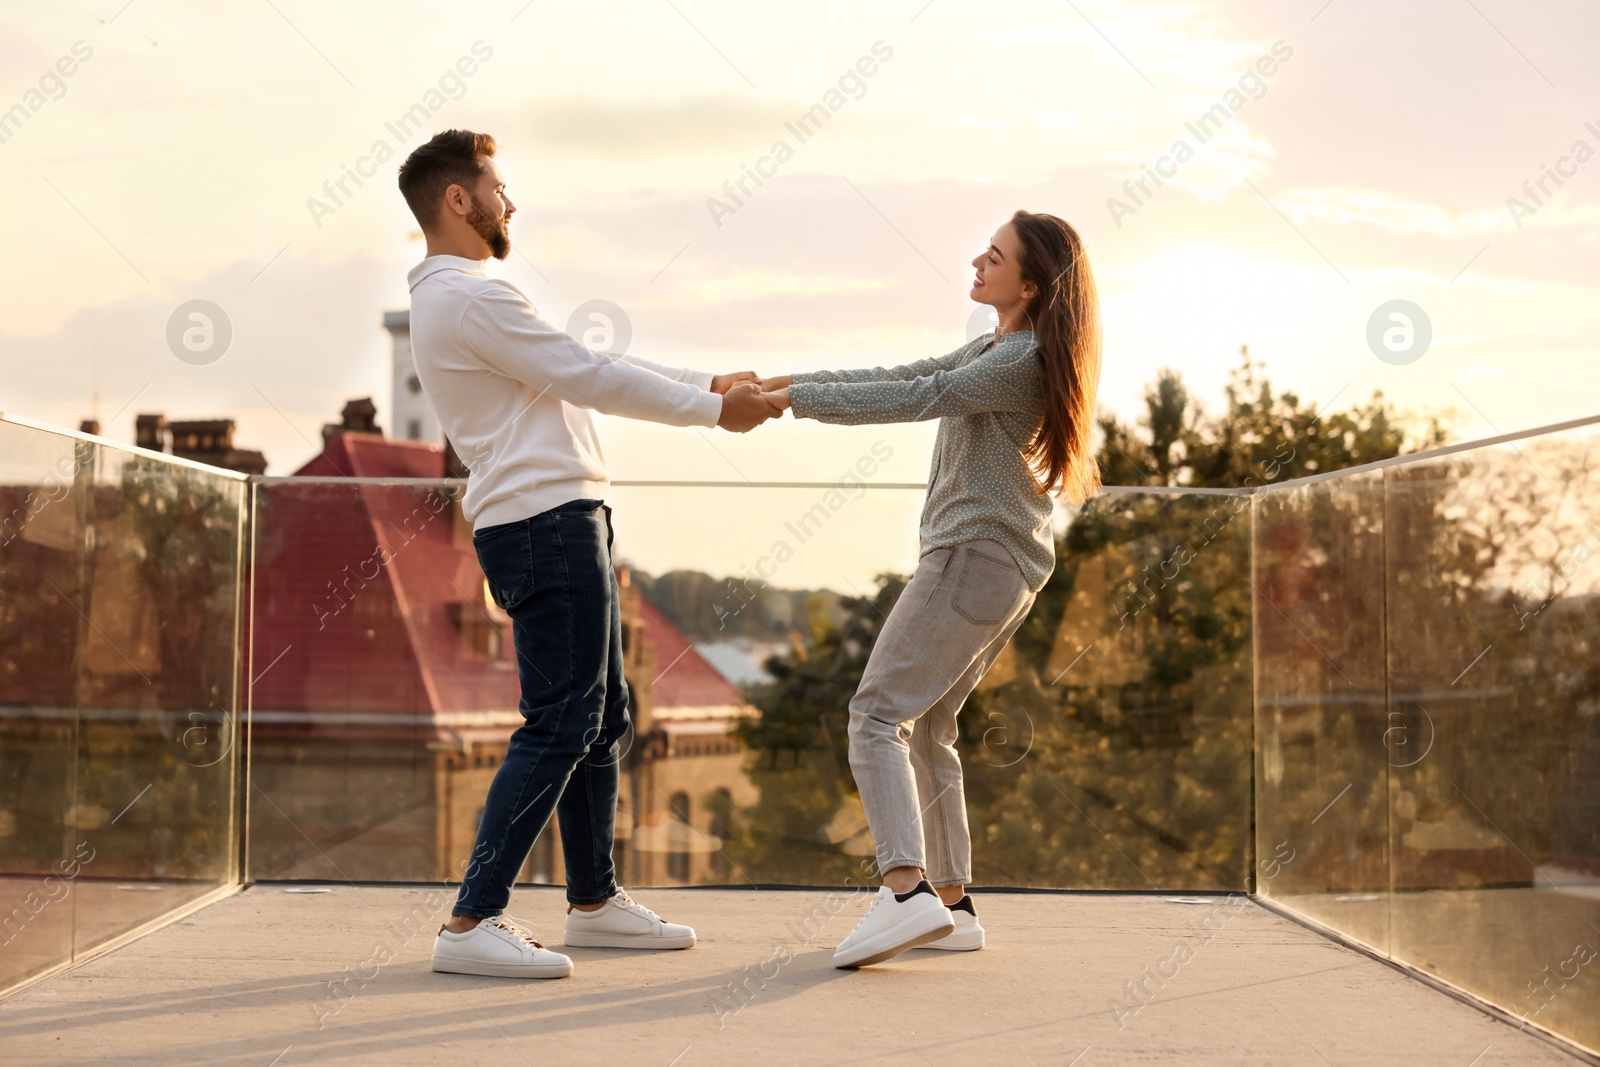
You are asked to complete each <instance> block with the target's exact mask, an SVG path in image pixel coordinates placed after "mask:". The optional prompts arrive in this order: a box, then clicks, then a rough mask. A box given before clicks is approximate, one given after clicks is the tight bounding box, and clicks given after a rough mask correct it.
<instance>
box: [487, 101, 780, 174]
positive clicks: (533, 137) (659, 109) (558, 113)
mask: <svg viewBox="0 0 1600 1067" xmlns="http://www.w3.org/2000/svg"><path fill="white" fill-rule="evenodd" d="M788 110H789V109H786V108H784V107H782V106H780V105H778V104H776V103H751V102H748V101H746V100H744V99H741V98H739V97H736V96H732V95H726V94H712V95H707V96H695V97H686V98H684V99H680V100H650V99H601V98H598V97H592V96H567V97H563V98H561V99H559V100H548V101H540V102H537V103H534V104H530V105H528V106H527V107H524V108H522V109H520V110H519V111H518V112H517V114H516V118H515V121H516V122H517V124H518V126H519V129H518V131H517V133H518V136H519V137H520V138H523V139H526V140H528V141H531V142H533V143H534V144H537V145H541V146H543V147H545V148H551V149H555V150H557V151H564V152H584V153H590V154H595V155H604V156H614V157H617V158H625V159H634V158H638V157H641V156H662V155H675V154H687V153H694V152H703V151H707V150H713V149H736V150H739V151H743V150H745V149H748V148H749V147H750V146H751V141H752V139H760V138H769V137H770V138H775V137H779V136H782V135H783V132H784V131H783V123H784V122H785V121H786V120H787V119H788V118H789V115H788Z"/></svg>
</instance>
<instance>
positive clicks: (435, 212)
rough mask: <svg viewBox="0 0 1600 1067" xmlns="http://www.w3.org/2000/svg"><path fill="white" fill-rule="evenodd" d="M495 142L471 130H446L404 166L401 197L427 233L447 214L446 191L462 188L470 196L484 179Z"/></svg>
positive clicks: (414, 154) (403, 164)
mask: <svg viewBox="0 0 1600 1067" xmlns="http://www.w3.org/2000/svg"><path fill="white" fill-rule="evenodd" d="M494 150H495V143H494V138H493V137H491V136H489V135H488V134H486V133H473V132H472V131H471V130H445V131H444V132H443V133H436V134H434V135H433V139H432V140H431V141H429V142H428V143H427V144H425V145H421V146H419V147H418V148H417V150H416V151H415V152H412V153H411V155H409V156H407V157H406V161H405V162H404V163H402V164H400V195H402V196H404V197H405V198H406V204H407V205H408V206H409V207H410V208H411V214H413V215H415V216H416V217H417V224H418V225H419V226H421V227H422V228H423V229H424V230H431V229H433V227H434V226H435V225H436V224H437V223H438V221H439V214H440V212H441V211H443V210H444V191H445V190H446V189H448V188H450V187H451V186H452V185H459V186H462V187H463V188H465V189H467V190H468V191H469V192H470V191H471V190H472V186H473V185H474V184H476V183H477V181H478V179H479V178H480V177H482V176H483V170H484V167H483V161H484V160H485V159H487V158H489V157H490V156H493V155H494Z"/></svg>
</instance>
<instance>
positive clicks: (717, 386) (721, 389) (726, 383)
mask: <svg viewBox="0 0 1600 1067" xmlns="http://www.w3.org/2000/svg"><path fill="white" fill-rule="evenodd" d="M738 382H755V383H756V384H757V385H759V384H761V379H760V378H759V377H757V375H756V372H755V371H753V370H741V371H735V372H734V373H732V374H716V375H712V377H711V391H712V392H713V393H721V394H723V395H727V392H728V390H729V389H730V388H732V387H733V385H734V384H735V383H738Z"/></svg>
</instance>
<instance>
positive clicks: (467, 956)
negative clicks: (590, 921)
mask: <svg viewBox="0 0 1600 1067" xmlns="http://www.w3.org/2000/svg"><path fill="white" fill-rule="evenodd" d="M433 969H434V970H436V971H443V972H445V973H447V974H481V975H487V976H489V977H491V978H565V977H567V976H568V975H570V974H571V973H572V960H570V959H568V958H567V957H566V956H563V955H562V954H561V953H559V952H551V951H550V950H549V949H547V948H545V947H544V946H543V945H541V944H539V942H537V941H535V940H534V939H533V933H532V931H530V930H529V929H528V928H527V927H525V926H523V925H522V924H520V923H518V922H517V921H516V920H514V919H511V918H509V917H508V916H506V915H504V914H501V915H492V916H490V917H489V918H487V919H484V920H482V921H481V922H479V923H478V925H477V926H474V927H473V928H472V929H470V930H468V931H467V932H466V933H464V934H453V933H451V932H450V931H449V930H446V929H443V928H441V929H440V930H439V936H438V937H436V938H434V939H433Z"/></svg>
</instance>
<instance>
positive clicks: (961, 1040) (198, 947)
mask: <svg viewBox="0 0 1600 1067" xmlns="http://www.w3.org/2000/svg"><path fill="white" fill-rule="evenodd" d="M638 896H639V897H640V899H642V900H644V901H645V902H646V903H648V904H650V905H651V906H653V907H654V908H655V909H656V910H657V911H659V912H661V913H662V914H664V915H666V916H667V917H668V918H670V919H673V920H676V921H679V922H687V923H690V924H692V925H693V926H694V927H695V928H696V929H697V930H698V931H699V933H700V939H701V940H700V944H699V945H698V946H697V947H695V948H694V949H691V950H688V951H685V952H667V953H659V954H649V953H645V954H641V953H633V952H621V951H612V950H601V949H573V950H571V951H570V953H569V954H570V955H571V956H572V957H573V959H574V960H575V961H576V963H577V973H576V974H575V975H574V976H573V977H572V978H568V979H562V980H556V981H512V980H506V979H491V978H470V977H464V976H460V975H450V976H446V975H439V974H434V973H433V972H432V971H430V970H429V969H428V954H429V952H430V950H431V940H432V931H434V930H436V929H437V928H438V923H439V922H440V921H442V917H443V916H444V915H445V914H446V912H447V909H448V906H449V903H450V900H451V899H452V895H450V894H446V893H443V892H441V891H440V890H438V889H433V890H430V889H428V888H426V887H421V888H402V887H384V888H365V887H363V888H352V887H348V886H346V887H333V888H332V889H331V891H330V892H323V893H309V894H308V893H297V892H290V891H286V889H285V887H283V886H275V885H258V886H254V887H251V888H249V889H247V890H245V891H243V892H240V893H238V894H236V895H234V896H231V897H229V898H227V899H225V900H222V901H220V902H218V903H216V904H213V905H211V906H209V907H207V908H204V909H203V910H201V911H199V912H197V913H195V914H193V915H191V916H189V917H188V918H186V919H184V920H182V921H180V922H178V923H176V924H174V925H171V926H168V927H165V928H163V929H161V930H159V931H157V932H155V933H153V934H151V935H149V936H147V937H145V938H143V939H141V940H138V941H135V942H133V943H131V944H129V945H126V946H124V947H122V948H121V949H118V950H116V951H114V952H111V953H108V954H106V955H104V956H101V957H99V958H97V959H93V960H90V961H89V962H87V963H85V964H83V965H81V966H79V967H77V968H76V969H74V970H72V971H70V972H67V973H64V974H61V975H58V976H56V977H55V978H52V979H51V980H49V981H47V982H45V983H43V984H40V985H36V986H33V987H31V988H29V989H26V990H24V991H22V992H21V993H19V994H17V995H15V996H13V997H11V998H10V999H8V1000H6V1001H4V1002H3V1003H0V1064H7V1065H30V1067H31V1065H35V1064H38V1065H44V1064H89V1063H95V1064H99V1063H114V1064H130V1065H144V1064H150V1065H161V1067H169V1065H174V1064H229V1065H239V1067H295V1065H298V1064H309V1063H318V1064H328V1063H349V1064H355V1063H365V1064H386V1065H387V1064H426V1065H429V1067H439V1065H446V1064H450V1065H453V1064H494V1065H497V1067H504V1065H508V1064H510V1065H520V1064H530V1065H532V1064H537V1065H540V1067H543V1065H546V1064H583V1065H602V1067H621V1065H632V1064H646V1065H653V1067H669V1065H671V1067H693V1065H696V1064H706V1063H742V1064H757V1065H759V1064H764V1063H774V1064H880V1063H890V1064H894V1063H898V1064H908V1065H909V1064H937V1065H944V1064H963V1063H973V1064H990V1063H1006V1064H1031V1063H1051V1064H1077V1065H1080V1067H1098V1065H1106V1064H1133V1063H1138V1064H1147V1063H1151V1064H1153V1063H1175V1062H1182V1063H1191V1064H1236V1063H1252V1064H1255V1063H1260V1064H1321V1065H1328V1064H1337V1065H1340V1067H1345V1065H1357V1064H1439V1065H1441V1067H1469V1065H1470V1067H1493V1065H1496V1064H1519V1065H1530V1064H1570V1063H1577V1062H1581V1061H1579V1060H1578V1059H1577V1058H1576V1057H1572V1056H1569V1055H1567V1054H1565V1053H1564V1052H1562V1051H1560V1050H1559V1049H1557V1048H1555V1047H1553V1046H1552V1045H1550V1044H1549V1043H1547V1042H1545V1041H1542V1040H1540V1039H1538V1038H1536V1037H1534V1036H1532V1035H1530V1034H1527V1033H1519V1032H1517V1030H1516V1029H1515V1028H1514V1027H1512V1026H1509V1025H1506V1024H1504V1023H1501V1022H1498V1021H1496V1020H1495V1019H1493V1018H1491V1017H1489V1016H1488V1015H1486V1014H1484V1013H1482V1012H1479V1011H1477V1010H1475V1009H1474V1008H1472V1007H1470V1006H1468V1005H1466V1004H1463V1003H1461V1002H1459V1001H1457V1000H1455V999H1453V998H1451V997H1449V996H1446V995H1444V994H1442V993H1440V992H1437V991H1436V990H1434V989H1431V988H1429V987H1428V986H1426V985H1424V984H1422V983H1420V982H1417V981H1414V980H1412V979H1411V978H1408V977H1407V976H1405V975H1403V974H1401V973H1399V972H1397V971H1396V970H1394V969H1392V968H1390V967H1388V966H1386V965H1384V964H1382V963H1379V962H1377V961H1375V960H1372V959H1370V958H1368V957H1366V956H1364V955H1362V954H1360V953H1357V952H1355V951H1353V950H1351V949H1348V948H1345V947H1343V946H1340V945H1337V944H1335V943H1333V942H1331V941H1329V940H1327V939H1325V938H1323V937H1321V936H1319V935H1317V934H1315V933H1313V932H1311V931H1308V930H1306V929H1304V928H1302V927H1300V926H1298V925H1296V924H1294V923H1292V922H1290V921H1288V920H1286V919H1283V918H1280V917H1279V916H1277V915H1274V914H1273V913H1271V912H1269V911H1267V910H1265V909H1263V908H1261V907H1259V906H1257V905H1255V904H1251V903H1248V902H1246V901H1244V900H1243V898H1233V903H1232V906H1230V904H1229V902H1228V901H1227V900H1224V899H1222V898H1217V899H1214V900H1211V901H1208V902H1207V903H1205V904H1179V903H1169V902H1168V901H1167V899H1166V898H1163V897H1154V896H1120V895H1102V894H1090V895H1057V894H1041V895H1026V894H998V893H997V894H992V895H988V896H977V897H975V899H976V900H977V903H978V907H979V912H980V914H981V915H982V917H983V920H984V923H985V925H986V926H987V927H988V929H989V947H988V948H986V949H984V950H983V951H981V952H976V953H942V952H930V951H925V950H923V951H914V952H912V953H909V954H907V955H906V956H902V957H900V959H899V960H897V961H894V962H892V963H890V964H887V965H883V966H880V967H875V968H870V969H868V970H865V971H860V972H848V971H838V970H835V969H834V968H833V966H832V965H831V950H832V948H833V946H834V945H835V944H836V943H837V941H838V940H839V938H841V937H843V936H844V934H845V933H846V932H847V931H848V930H849V928H850V925H851V924H852V923H853V922H854V920H855V917H856V916H858V915H859V914H860V913H861V912H862V911H863V910H864V909H865V907H866V903H867V900H866V897H865V895H848V894H840V895H838V896H835V897H833V898H832V903H831V905H830V898H829V895H828V893H827V892H826V891H823V890H816V891H755V890H750V891H746V890H676V891H674V890H652V891H641V892H640V893H639V894H638ZM835 909H837V910H835ZM511 911H512V914H514V915H517V916H518V917H520V918H524V919H530V920H534V921H536V922H538V923H539V926H538V928H537V929H538V931H539V933H540V936H541V939H542V940H544V941H546V942H547V943H548V944H551V945H553V946H559V944H560V941H561V936H560V931H561V915H562V911H563V902H562V898H561V896H560V893H559V891H558V890H555V889H544V888H534V889H521V890H519V891H518V892H517V894H516V896H515V897H514V899H513V902H512V907H511ZM407 916H410V917H411V919H410V922H409V925H408V924H407ZM419 931H420V932H419ZM1213 931H1214V932H1213ZM1180 946H1181V947H1180ZM385 961H387V962H385ZM1168 961H1170V962H1168ZM1147 967H1148V968H1149V969H1150V971H1152V972H1157V971H1158V970H1159V969H1161V968H1163V967H1164V969H1165V971H1166V972H1167V973H1169V974H1170V973H1172V971H1173V970H1174V968H1176V969H1177V973H1176V977H1173V978H1171V979H1168V980H1166V981H1165V985H1164V987H1162V988H1160V989H1156V988H1155V986H1154V984H1153V983H1150V984H1149V985H1148V988H1150V989H1152V990H1153V991H1154V996H1153V999H1148V1002H1147V1003H1145V1004H1144V1005H1143V1006H1142V1008H1139V1009H1138V1010H1137V1011H1135V1010H1133V1009H1134V1008H1135V1006H1136V1005H1137V1004H1138V1001H1135V1000H1134V999H1133V998H1132V997H1131V996H1130V995H1129V993H1128V990H1127V987H1126V985H1125V984H1126V983H1128V982H1130V981H1137V980H1139V979H1141V977H1142V976H1143V974H1144V973H1145V968H1147ZM339 982H343V983H344V984H343V986H342V987H340V995H337V996H336V995H335V993H334V992H333V991H331V990H330V983H339ZM730 983H739V984H740V985H741V986H742V988H743V990H744V992H743V994H742V995H741V997H740V998H739V999H736V998H735V996H734V994H733V993H732V992H730ZM1116 1002H1120V1003H1121V1005H1122V1006H1123V1009H1124V1010H1123V1011H1122V1012H1121V1013H1120V1015H1121V1017H1120V1023H1121V1025H1120V1026H1119V1018H1118V1014H1117V1013H1116V1012H1114V1010H1113V1007H1112V1006H1113V1004H1114V1003H1116ZM741 1004H742V1006H741ZM319 1021H320V1023H321V1025H320V1026H319Z"/></svg>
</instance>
